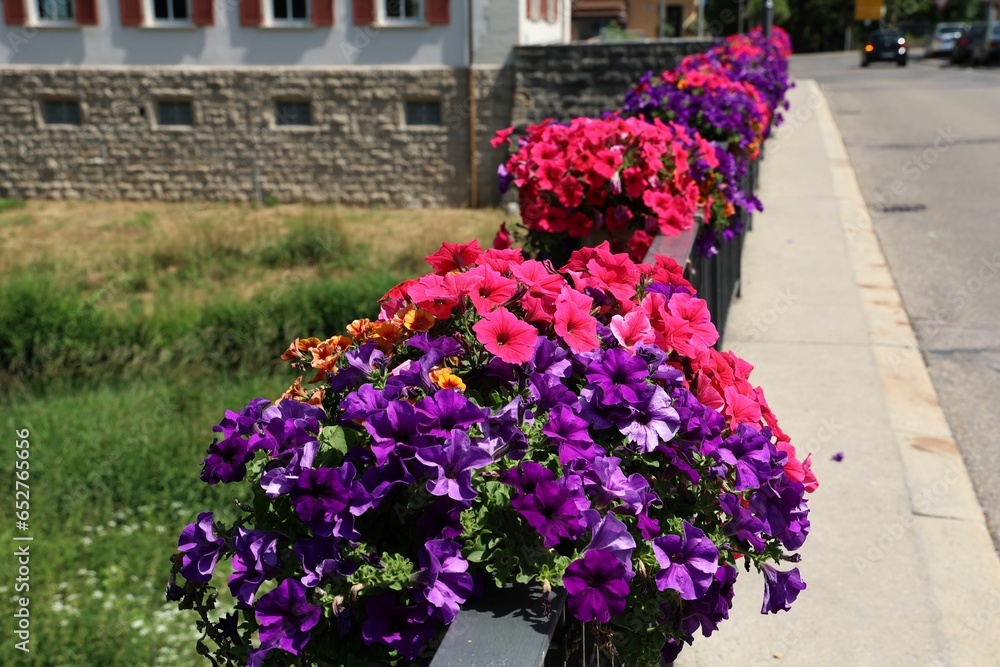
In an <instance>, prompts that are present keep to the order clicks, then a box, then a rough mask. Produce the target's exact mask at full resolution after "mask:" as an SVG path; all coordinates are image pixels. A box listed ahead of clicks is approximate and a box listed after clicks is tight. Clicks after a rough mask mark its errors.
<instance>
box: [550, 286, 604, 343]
mask: <svg viewBox="0 0 1000 667" xmlns="http://www.w3.org/2000/svg"><path fill="white" fill-rule="evenodd" d="M593 305H594V300H593V299H592V298H590V297H589V296H587V295H586V294H581V293H580V292H577V291H576V290H575V289H573V288H571V287H569V286H566V287H563V289H562V292H560V293H559V298H557V299H556V319H555V329H556V333H557V334H559V336H560V337H561V338H562V339H563V340H564V341H566V344H567V345H568V346H569V349H571V350H573V351H574V352H576V353H577V354H580V353H582V352H590V351H591V350H596V349H597V348H598V347H600V345H601V341H600V338H598V336H597V320H596V319H595V318H594V316H593V315H591V314H590V309H591V308H592V307H593Z"/></svg>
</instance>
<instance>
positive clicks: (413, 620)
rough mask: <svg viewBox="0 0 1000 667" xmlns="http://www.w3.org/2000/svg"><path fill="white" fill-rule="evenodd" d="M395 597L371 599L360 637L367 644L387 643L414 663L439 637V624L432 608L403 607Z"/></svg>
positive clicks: (389, 594) (387, 593) (390, 594)
mask: <svg viewBox="0 0 1000 667" xmlns="http://www.w3.org/2000/svg"><path fill="white" fill-rule="evenodd" d="M396 598H397V596H396V594H395V593H393V592H392V591H383V592H381V593H379V594H378V595H374V596H371V597H369V598H368V601H367V603H366V605H365V611H366V612H367V615H368V618H367V620H366V621H365V622H364V623H363V624H362V626H361V638H362V639H363V640H364V642H365V644H368V645H371V644H376V643H377V644H385V645H386V646H388V647H389V648H391V649H395V650H396V651H399V654H400V655H401V656H402V657H403V658H405V659H406V660H413V659H415V658H416V657H417V656H418V655H420V651H421V650H422V649H423V647H424V646H425V645H426V644H427V642H429V641H430V640H431V639H433V637H434V635H435V634H437V628H438V625H439V623H437V622H435V621H434V618H433V616H432V615H431V610H433V607H432V606H431V605H429V604H419V605H409V606H403V605H400V604H399V602H398V601H397V599H396Z"/></svg>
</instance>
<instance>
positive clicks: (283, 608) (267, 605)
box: [255, 579, 323, 655]
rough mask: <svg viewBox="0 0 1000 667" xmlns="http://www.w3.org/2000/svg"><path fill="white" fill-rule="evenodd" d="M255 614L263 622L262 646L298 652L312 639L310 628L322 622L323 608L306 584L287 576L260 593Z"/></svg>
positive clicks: (261, 624) (261, 626) (261, 625)
mask: <svg viewBox="0 0 1000 667" xmlns="http://www.w3.org/2000/svg"><path fill="white" fill-rule="evenodd" d="M255 614H256V616H257V622H258V623H260V643H261V645H262V647H264V646H267V647H270V648H279V649H281V650H282V651H287V652H288V653H291V654H292V655H298V654H299V653H300V652H301V651H302V649H303V648H305V645H306V644H308V643H309V631H310V630H312V629H313V628H314V627H315V626H316V624H317V623H319V619H320V618H321V616H322V614H323V610H322V608H321V607H320V606H319V605H315V604H310V603H309V601H308V600H307V599H306V588H305V586H303V585H302V584H300V583H299V582H297V581H295V580H294V579H285V580H284V581H282V582H281V583H280V584H278V587H277V588H275V589H274V590H273V591H271V592H270V593H266V594H265V595H262V596H261V598H260V601H259V602H258V603H257V609H256V612H255Z"/></svg>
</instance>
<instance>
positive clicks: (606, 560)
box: [563, 549, 629, 623]
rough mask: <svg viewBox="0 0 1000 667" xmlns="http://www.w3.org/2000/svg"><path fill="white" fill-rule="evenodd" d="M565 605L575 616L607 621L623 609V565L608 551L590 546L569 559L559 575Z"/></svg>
mask: <svg viewBox="0 0 1000 667" xmlns="http://www.w3.org/2000/svg"><path fill="white" fill-rule="evenodd" d="M563 586H565V587H566V593H567V597H566V607H567V609H568V610H569V612H570V613H571V614H572V615H573V617H574V618H576V619H577V620H580V621H583V622H584V623H589V622H591V621H594V620H597V621H600V622H601V623H607V622H609V621H610V620H611V617H612V616H617V615H618V614H621V613H622V612H624V611H625V598H627V597H628V590H629V587H628V582H627V581H626V580H625V566H624V565H622V563H621V561H619V560H618V557H617V556H615V555H614V554H613V553H611V552H608V551H603V550H601V549H591V550H590V551H588V552H587V553H585V554H584V555H583V558H580V559H578V560H575V561H573V562H572V563H570V564H569V567H567V568H566V574H564V575H563Z"/></svg>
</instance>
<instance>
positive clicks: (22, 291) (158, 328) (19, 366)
mask: <svg viewBox="0 0 1000 667" xmlns="http://www.w3.org/2000/svg"><path fill="white" fill-rule="evenodd" d="M397 281H398V276H388V275H367V276H364V277H360V278H355V279H353V280H350V281H346V280H344V281H328V282H319V283H307V284H304V285H291V286H288V287H282V288H280V289H277V290H274V291H272V292H268V293H265V294H262V295H259V296H258V298H256V299H254V300H251V301H233V300H231V299H229V298H220V299H218V300H216V301H211V302H209V303H207V304H204V305H202V306H198V307H192V306H184V305H179V306H176V307H175V308H173V309H171V310H169V311H166V312H163V313H160V314H158V315H156V316H153V317H146V316H142V315H131V316H127V317H114V316H112V315H111V314H109V313H107V312H104V311H102V310H100V309H98V308H97V307H95V306H94V305H91V304H89V303H87V302H85V301H83V300H82V299H81V298H80V296H79V295H78V294H72V293H70V292H67V291H65V290H63V289H59V288H58V286H57V285H56V284H55V283H54V282H53V281H52V280H51V279H50V278H48V277H45V276H36V275H33V274H32V273H29V272H24V273H20V274H17V275H15V276H12V277H11V278H9V279H8V280H7V281H6V284H4V285H3V288H2V289H0V379H3V380H4V382H2V383H0V384H2V385H3V387H4V388H5V390H6V391H16V390H17V389H18V388H22V389H24V388H26V387H33V388H35V389H37V388H38V387H39V385H41V386H43V387H59V386H66V384H67V383H68V382H72V381H74V380H87V381H92V380H98V381H100V380H108V379H114V378H123V377H127V376H128V375H130V374H138V373H143V374H151V373H164V374H166V375H168V376H171V377H182V378H183V377H185V376H186V375H188V374H189V373H191V372H192V370H193V369H206V368H208V369H218V370H235V369H241V370H242V371H243V372H250V373H253V372H257V371H259V370H264V369H268V368H273V367H274V366H275V363H276V351H277V350H281V349H283V348H285V347H287V345H288V342H289V341H291V340H292V339H294V338H295V337H296V336H299V335H315V336H320V337H327V336H329V335H332V334H334V333H337V332H339V331H342V330H343V328H344V326H346V325H347V324H348V323H350V322H351V321H352V320H354V319H355V318H357V317H362V316H372V315H374V314H375V313H374V312H372V311H373V308H374V305H373V304H375V303H376V301H377V300H378V298H379V297H380V296H381V295H382V294H384V293H385V291H386V290H387V289H388V288H389V287H391V286H392V285H393V284H395V283H396V282H397ZM0 391H4V390H0Z"/></svg>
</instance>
